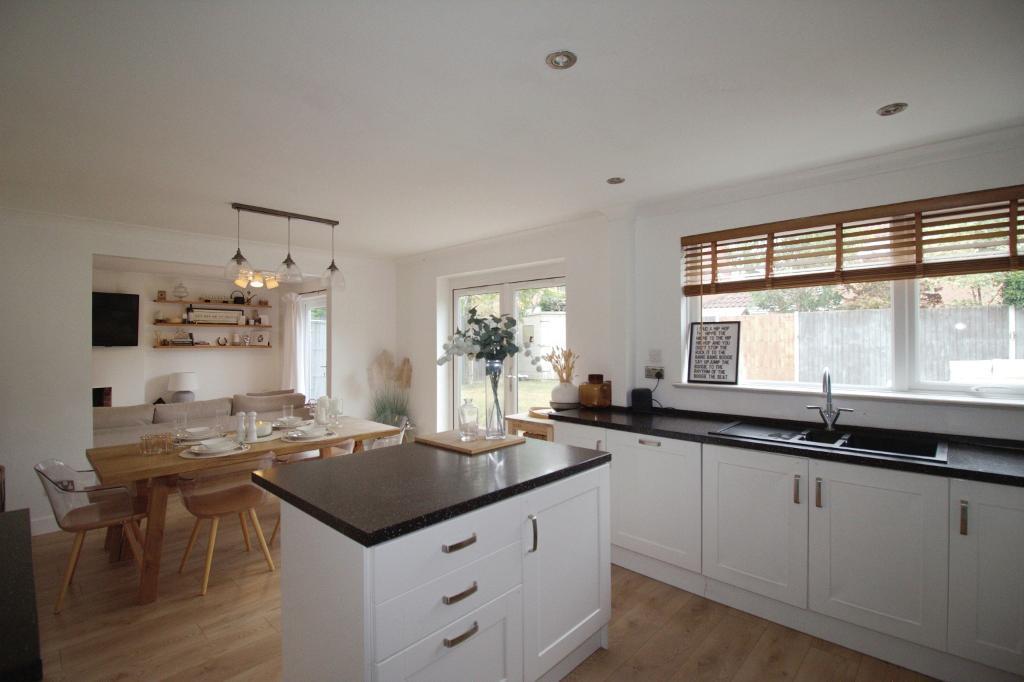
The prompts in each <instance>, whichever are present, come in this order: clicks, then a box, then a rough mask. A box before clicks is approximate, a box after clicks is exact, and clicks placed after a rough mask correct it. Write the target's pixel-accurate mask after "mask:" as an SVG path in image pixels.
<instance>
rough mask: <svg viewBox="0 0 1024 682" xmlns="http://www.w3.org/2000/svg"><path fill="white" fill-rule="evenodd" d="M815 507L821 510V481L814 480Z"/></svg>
mask: <svg viewBox="0 0 1024 682" xmlns="http://www.w3.org/2000/svg"><path fill="white" fill-rule="evenodd" d="M814 506H815V507H817V508H818V509H821V479H820V478H816V479H814Z"/></svg>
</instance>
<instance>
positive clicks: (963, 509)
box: [960, 500, 967, 535]
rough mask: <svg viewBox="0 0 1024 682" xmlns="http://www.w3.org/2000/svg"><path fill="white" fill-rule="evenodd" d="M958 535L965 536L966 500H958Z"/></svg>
mask: <svg viewBox="0 0 1024 682" xmlns="http://www.w3.org/2000/svg"><path fill="white" fill-rule="evenodd" d="M960 535H967V500H960Z"/></svg>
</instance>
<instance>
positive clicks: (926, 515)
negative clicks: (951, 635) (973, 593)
mask: <svg viewBox="0 0 1024 682" xmlns="http://www.w3.org/2000/svg"><path fill="white" fill-rule="evenodd" d="M810 483H811V497H812V504H811V506H810V517H811V518H810V562H809V565H810V589H809V595H810V607H811V609H812V610H814V611H817V612H819V613H824V614H826V615H828V616H833V617H835V618H839V619H840V620H844V621H847V622H850V623H855V624H857V625H862V626H864V627H866V628H870V629H872V630H875V631H877V632H884V633H887V634H890V635H893V636H895V637H900V638H902V639H906V640H909V641H911V642H916V643H918V644H923V645H925V646H930V647H933V648H936V649H944V648H945V646H946V604H947V572H948V571H947V562H948V557H949V554H948V531H947V524H948V521H947V519H948V514H949V502H948V499H949V483H948V479H946V478H941V477H938V476H925V475H922V474H915V473H909V472H905V471H893V470H891V469H878V468H873V467H862V466H855V465H850V464H839V463H836V462H823V461H812V462H811V480H810Z"/></svg>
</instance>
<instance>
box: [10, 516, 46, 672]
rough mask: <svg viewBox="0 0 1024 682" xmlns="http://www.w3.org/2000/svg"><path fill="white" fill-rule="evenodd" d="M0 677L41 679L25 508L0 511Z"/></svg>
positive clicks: (28, 530)
mask: <svg viewBox="0 0 1024 682" xmlns="http://www.w3.org/2000/svg"><path fill="white" fill-rule="evenodd" d="M0 547H2V548H3V560H2V561H0V613H2V614H3V617H2V618H0V680H10V681H12V682H14V681H17V680H41V679H43V662H42V659H41V658H40V656H39V622H38V620H37V616H36V588H35V578H34V577H33V573H32V532H31V530H30V528H29V516H28V510H27V509H18V510H16V511H9V512H3V513H0Z"/></svg>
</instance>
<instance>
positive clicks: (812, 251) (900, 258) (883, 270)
mask: <svg viewBox="0 0 1024 682" xmlns="http://www.w3.org/2000/svg"><path fill="white" fill-rule="evenodd" d="M1022 213H1024V185H1016V186H1014V187H1003V188H1000V189H992V190H984V191H980V192H969V193H966V194H954V195H951V196H945V197H936V198H933V199H922V200H919V201H907V202H903V203H899V204H888V205H886V206H875V207H873V208H864V209H858V210H855V211H842V212H839V213H828V214H825V215H819V216H811V217H809V218H797V219H794V220H785V221H782V222H778V223H766V224H763V225H752V226H750V227H741V228H736V229H730V230H720V231H717V232H708V233H705V234H698V235H692V236H690V237H683V240H682V246H683V265H684V282H683V293H684V294H685V295H686V296H696V295H699V294H716V293H733V292H739V291H757V290H762V289H771V288H789V287H805V286H820V285H825V284H839V283H842V282H870V281H878V280H890V279H911V278H914V277H928V276H941V275H957V274H970V273H978V272H997V271H1002V270H1013V269H1019V268H1021V267H1024V266H1022V261H1021V259H1020V257H1019V256H1018V254H1019V253H1020V251H1021V250H1024V226H1022V225H1021V214H1022Z"/></svg>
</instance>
